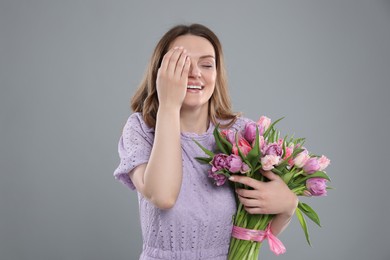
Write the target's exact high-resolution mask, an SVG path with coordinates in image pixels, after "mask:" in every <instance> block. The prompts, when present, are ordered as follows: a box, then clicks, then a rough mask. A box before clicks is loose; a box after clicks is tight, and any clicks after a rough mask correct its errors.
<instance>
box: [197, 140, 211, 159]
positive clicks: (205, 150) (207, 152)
mask: <svg viewBox="0 0 390 260" xmlns="http://www.w3.org/2000/svg"><path fill="white" fill-rule="evenodd" d="M192 140H193V141H194V142H195V143H196V144H197V145H198V146H199V147H200V149H202V151H203V152H204V153H205V154H207V155H208V156H210V157H214V153H213V152H212V151H210V150H207V149H206V148H204V147H203V146H202V145H201V144H200V143H198V141H196V140H194V139H192Z"/></svg>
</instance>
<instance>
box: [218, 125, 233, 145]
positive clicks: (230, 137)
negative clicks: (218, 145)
mask: <svg viewBox="0 0 390 260" xmlns="http://www.w3.org/2000/svg"><path fill="white" fill-rule="evenodd" d="M221 135H222V136H223V137H225V139H226V140H228V142H229V143H231V144H234V143H235V142H236V138H235V135H236V134H235V132H234V131H233V130H230V129H229V130H222V131H221Z"/></svg>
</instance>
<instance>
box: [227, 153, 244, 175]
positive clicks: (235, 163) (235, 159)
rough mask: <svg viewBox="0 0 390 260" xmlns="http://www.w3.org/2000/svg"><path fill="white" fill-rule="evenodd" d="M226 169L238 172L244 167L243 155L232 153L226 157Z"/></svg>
mask: <svg viewBox="0 0 390 260" xmlns="http://www.w3.org/2000/svg"><path fill="white" fill-rule="evenodd" d="M226 162H227V164H226V169H227V170H229V171H230V172H232V173H237V172H239V171H240V170H241V168H242V160H241V157H240V156H238V155H235V154H232V155H230V156H228V157H227V159H226Z"/></svg>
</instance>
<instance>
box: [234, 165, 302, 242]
mask: <svg viewBox="0 0 390 260" xmlns="http://www.w3.org/2000/svg"><path fill="white" fill-rule="evenodd" d="M262 174H263V175H264V176H265V177H266V178H268V179H269V180H270V181H269V182H261V181H258V180H255V179H252V178H249V177H246V176H237V175H234V177H233V179H231V180H232V181H234V182H239V183H242V184H245V185H247V186H250V187H252V188H253V190H246V189H237V190H236V193H237V194H238V199H239V200H240V202H241V203H242V204H243V205H244V208H245V210H246V211H247V212H248V213H250V214H275V215H276V216H275V217H274V218H273V220H272V223H271V231H272V234H274V235H278V234H280V233H281V232H282V231H283V230H284V229H285V228H286V227H287V225H288V224H289V222H290V220H291V217H292V216H293V215H294V212H295V209H296V207H297V205H298V198H297V196H296V195H295V194H294V193H293V192H292V191H291V190H290V189H289V188H288V187H287V185H286V184H285V183H284V181H283V180H282V179H281V178H280V177H279V176H278V175H276V174H274V173H273V172H271V171H263V172H262Z"/></svg>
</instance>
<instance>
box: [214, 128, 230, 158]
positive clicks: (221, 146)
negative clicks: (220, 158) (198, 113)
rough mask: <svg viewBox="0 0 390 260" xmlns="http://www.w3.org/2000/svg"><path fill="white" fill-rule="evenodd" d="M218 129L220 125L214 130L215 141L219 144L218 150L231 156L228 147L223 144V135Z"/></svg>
mask: <svg viewBox="0 0 390 260" xmlns="http://www.w3.org/2000/svg"><path fill="white" fill-rule="evenodd" d="M218 127H219V124H218V125H217V126H216V127H215V128H214V133H213V135H214V139H215V143H216V144H217V147H218V149H219V150H220V151H221V152H222V153H224V154H230V153H229V152H228V151H227V149H226V147H225V146H224V144H223V142H222V140H221V139H223V137H222V136H221V133H220V132H219V130H218Z"/></svg>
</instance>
